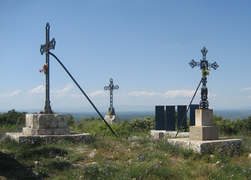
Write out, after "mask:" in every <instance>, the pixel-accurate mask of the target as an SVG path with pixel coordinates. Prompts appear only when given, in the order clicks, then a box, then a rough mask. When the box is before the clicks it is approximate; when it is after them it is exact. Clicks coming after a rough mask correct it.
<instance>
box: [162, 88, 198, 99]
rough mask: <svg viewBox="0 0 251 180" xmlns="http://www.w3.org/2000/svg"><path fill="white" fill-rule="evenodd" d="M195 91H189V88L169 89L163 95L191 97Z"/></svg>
mask: <svg viewBox="0 0 251 180" xmlns="http://www.w3.org/2000/svg"><path fill="white" fill-rule="evenodd" d="M194 92H195V91H189V90H176V91H173V90H170V91H167V92H166V93H165V94H163V96H164V97H165V98H176V97H192V96H193V94H194Z"/></svg>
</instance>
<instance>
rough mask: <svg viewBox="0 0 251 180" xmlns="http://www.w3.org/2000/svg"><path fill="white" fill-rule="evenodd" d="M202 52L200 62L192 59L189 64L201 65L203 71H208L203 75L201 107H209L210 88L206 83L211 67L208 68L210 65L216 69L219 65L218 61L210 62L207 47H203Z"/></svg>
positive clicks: (193, 65) (192, 65)
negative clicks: (208, 95)
mask: <svg viewBox="0 0 251 180" xmlns="http://www.w3.org/2000/svg"><path fill="white" fill-rule="evenodd" d="M201 52H202V60H200V62H195V61H194V60H193V59H192V60H191V62H190V63H189V64H190V66H191V67H192V68H194V67H195V66H199V67H200V69H201V70H202V73H206V74H203V76H202V87H201V101H200V109H208V107H209V102H208V100H207V94H208V89H207V85H206V84H207V77H206V75H207V73H208V72H209V69H208V68H209V67H211V68H213V69H214V70H216V69H217V68H218V67H219V65H218V64H217V63H216V62H214V63H208V61H207V58H206V54H207V52H208V50H207V49H206V48H205V47H204V48H202V49H201Z"/></svg>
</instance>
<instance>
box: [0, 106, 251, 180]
mask: <svg viewBox="0 0 251 180" xmlns="http://www.w3.org/2000/svg"><path fill="white" fill-rule="evenodd" d="M25 114H26V113H25V112H22V113H20V112H16V111H15V110H11V111H9V112H7V113H2V114H0V139H1V140H0V179H25V180H26V179H58V180H59V179H60V180H61V179H82V180H83V179H86V180H87V179H103V180H107V179H114V180H117V179H128V180H129V179H130V180H139V179H149V180H150V179H154V180H156V179H159V180H162V179H163V180H164V179H193V180H194V179H219V180H222V179H250V177H251V159H250V158H249V157H248V156H249V154H250V153H251V138H250V132H251V117H249V118H247V119H234V120H230V119H227V118H226V119H224V118H222V117H221V116H219V117H218V116H215V115H214V124H215V125H217V126H219V127H220V134H221V137H225V138H238V139H242V143H241V144H231V143H230V144H225V145H224V146H223V147H218V148H216V149H215V151H214V152H213V153H212V154H203V155H201V154H196V153H193V152H192V150H186V149H182V148H180V147H178V146H172V145H170V144H169V143H168V142H167V141H166V139H162V140H154V139H153V137H151V136H150V130H151V129H154V128H155V117H154V116H152V117H147V118H144V119H133V120H132V121H131V122H128V121H123V122H121V123H120V124H112V125H111V128H112V129H113V130H114V132H115V133H116V134H117V136H118V137H115V136H114V135H113V134H112V133H111V132H110V130H109V128H108V127H107V126H106V124H105V123H104V122H103V121H102V120H101V119H100V118H97V119H95V118H89V119H83V120H81V121H79V122H76V121H75V120H74V119H73V117H72V115H71V114H69V115H68V124H69V126H70V128H71V131H76V132H85V133H91V134H92V136H91V137H90V138H86V139H82V140H81V141H78V142H75V141H74V140H73V139H71V138H67V137H66V138H58V139H55V138H52V137H50V136H48V137H46V138H36V139H34V138H31V137H27V138H23V139H22V140H21V142H20V143H17V142H16V141H14V140H11V139H10V138H8V137H6V136H5V133H6V132H21V131H22V127H23V126H24V124H23V123H24V121H23V119H24V115H25ZM18 119H19V120H18ZM188 121H189V120H188ZM21 122H23V123H21Z"/></svg>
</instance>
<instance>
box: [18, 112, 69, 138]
mask: <svg viewBox="0 0 251 180" xmlns="http://www.w3.org/2000/svg"><path fill="white" fill-rule="evenodd" d="M25 118H26V127H25V128H23V134H25V135H62V134H69V133H70V128H68V127H67V115H64V114H26V117H25Z"/></svg>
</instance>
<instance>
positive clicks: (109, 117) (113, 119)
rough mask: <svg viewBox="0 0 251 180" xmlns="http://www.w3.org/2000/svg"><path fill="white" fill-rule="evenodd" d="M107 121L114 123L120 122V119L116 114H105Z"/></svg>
mask: <svg viewBox="0 0 251 180" xmlns="http://www.w3.org/2000/svg"><path fill="white" fill-rule="evenodd" d="M105 120H106V122H108V123H110V124H112V123H120V119H119V117H118V116H116V115H105Z"/></svg>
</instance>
